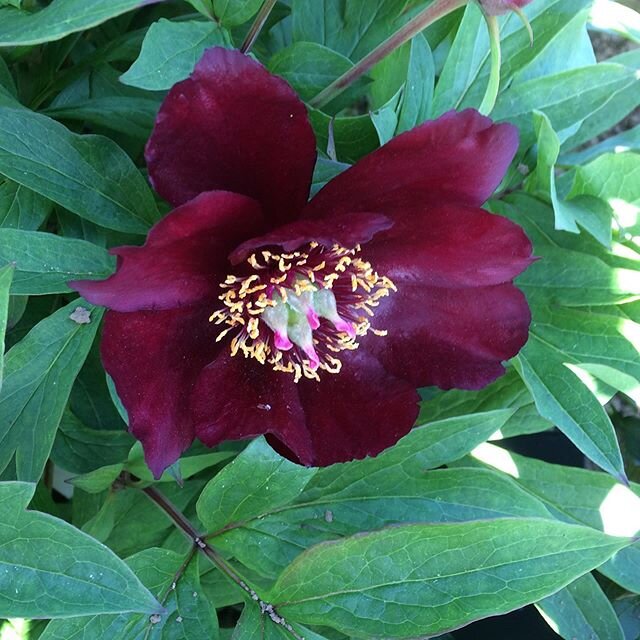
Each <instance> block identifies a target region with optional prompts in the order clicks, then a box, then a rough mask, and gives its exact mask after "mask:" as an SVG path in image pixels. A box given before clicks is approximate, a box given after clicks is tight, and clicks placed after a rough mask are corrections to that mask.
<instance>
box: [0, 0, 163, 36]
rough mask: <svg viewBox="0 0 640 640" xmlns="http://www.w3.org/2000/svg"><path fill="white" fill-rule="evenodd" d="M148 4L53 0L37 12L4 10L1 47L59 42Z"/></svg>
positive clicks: (132, 0)
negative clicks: (72, 34) (71, 34)
mask: <svg viewBox="0 0 640 640" xmlns="http://www.w3.org/2000/svg"><path fill="white" fill-rule="evenodd" d="M154 1H156V2H157V1H159V0H151V2H154ZM145 4H149V0H53V2H52V3H51V4H50V5H49V6H47V7H45V8H44V9H42V10H41V11H38V12H36V13H27V12H26V11H19V10H17V9H13V8H11V7H7V8H5V9H0V47H15V46H22V45H29V44H39V43H41V42H50V41H52V40H59V39H60V38H64V37H65V36H68V35H69V34H70V33H75V32H76V31H84V30H85V29H90V28H91V27H95V26H96V25H98V24H100V23H102V22H105V21H106V20H109V19H111V18H115V17H116V16H119V15H121V14H123V13H125V12H127V11H131V10H132V9H137V8H138V7H141V6H143V5H145Z"/></svg>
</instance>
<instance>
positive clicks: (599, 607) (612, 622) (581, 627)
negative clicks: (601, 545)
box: [536, 574, 625, 640]
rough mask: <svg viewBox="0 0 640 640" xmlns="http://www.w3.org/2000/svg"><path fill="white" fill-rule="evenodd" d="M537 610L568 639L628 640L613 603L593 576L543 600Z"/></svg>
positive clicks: (558, 632) (581, 579)
mask: <svg viewBox="0 0 640 640" xmlns="http://www.w3.org/2000/svg"><path fill="white" fill-rule="evenodd" d="M536 607H537V608H538V609H539V610H540V611H541V612H542V614H543V617H544V618H545V620H547V622H548V623H549V625H550V626H551V628H552V629H553V630H554V631H555V632H556V633H557V634H558V635H559V636H562V637H563V638H565V640H574V638H597V639H598V640H625V638H624V634H623V632H622V628H621V627H620V623H619V622H618V618H617V617H616V613H615V611H614V610H613V607H612V606H611V603H610V602H609V600H607V596H605V595H604V593H603V591H602V589H601V588H600V587H599V586H598V583H597V582H596V580H595V578H594V577H593V576H592V575H591V574H587V575H584V576H582V577H581V578H578V579H577V580H576V581H575V582H572V583H571V584H570V585H568V586H566V587H565V588H564V589H561V590H560V591H558V593H555V594H554V595H552V596H548V597H546V598H544V599H543V600H540V602H538V603H537V604H536Z"/></svg>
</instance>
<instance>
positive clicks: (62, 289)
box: [0, 229, 115, 295]
mask: <svg viewBox="0 0 640 640" xmlns="http://www.w3.org/2000/svg"><path fill="white" fill-rule="evenodd" d="M7 263H10V264H14V265H15V269H16V273H15V277H14V280H13V285H12V287H11V293H12V294H14V295H16V294H18V295H42V294H50V293H69V292H70V291H71V289H70V288H69V287H68V286H67V282H68V281H69V280H82V279H85V278H86V279H89V280H96V279H100V278H106V277H107V276H109V275H111V273H112V272H113V269H114V267H115V260H114V259H113V257H112V256H110V255H109V254H108V253H107V251H106V249H103V248H102V247H98V246H96V245H95V244H91V243H90V242H86V241H84V240H75V239H71V238H62V237H60V236H57V235H54V234H52V233H44V232H41V231H23V230H21V229H0V265H4V264H7Z"/></svg>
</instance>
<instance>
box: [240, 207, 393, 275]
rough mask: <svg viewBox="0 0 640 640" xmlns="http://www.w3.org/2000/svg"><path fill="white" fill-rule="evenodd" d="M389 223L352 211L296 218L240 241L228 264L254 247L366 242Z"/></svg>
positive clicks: (377, 216) (350, 245)
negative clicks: (314, 217)
mask: <svg viewBox="0 0 640 640" xmlns="http://www.w3.org/2000/svg"><path fill="white" fill-rule="evenodd" d="M391 225H392V223H391V221H390V220H389V218H387V217H386V216H383V215H380V214H379V213H352V214H348V215H344V216H338V217H336V218H331V219H321V220H296V221H295V222H291V223H289V224H286V225H283V226H281V227H278V228H277V229H275V230H274V231H270V232H269V233H267V234H265V235H263V236H260V237H257V238H252V239H251V240H247V241H246V242H243V243H242V244H241V245H240V246H239V247H238V248H237V249H235V251H233V252H232V253H231V255H230V256H229V259H230V260H231V263H232V264H238V263H240V262H242V260H244V259H245V258H247V257H248V256H249V255H250V254H252V253H253V252H254V251H255V250H256V249H258V248H260V247H266V246H270V245H271V246H273V245H275V246H279V247H281V248H282V249H284V250H285V251H293V250H295V249H297V248H299V247H301V246H303V245H305V244H308V243H309V242H310V241H311V240H313V241H315V242H317V243H318V244H321V245H324V246H326V247H332V246H333V245H334V244H339V245H340V246H341V247H345V248H347V249H353V248H354V247H355V246H356V245H358V244H363V243H366V242H369V241H370V240H371V239H372V238H373V236H374V235H375V234H376V233H379V232H380V231H384V230H385V229H389V228H390V227H391Z"/></svg>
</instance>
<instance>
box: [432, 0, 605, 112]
mask: <svg viewBox="0 0 640 640" xmlns="http://www.w3.org/2000/svg"><path fill="white" fill-rule="evenodd" d="M589 4H590V3H589V2H588V1H587V0H540V1H538V2H536V3H535V4H532V5H531V6H528V7H527V8H526V9H525V12H526V14H527V18H528V19H529V21H530V24H531V27H532V29H533V32H534V34H535V38H534V42H533V46H529V36H528V34H527V31H526V29H525V27H524V25H523V24H522V21H521V20H520V19H519V18H518V16H517V15H516V14H515V13H513V12H508V13H507V14H506V15H504V16H502V17H501V18H500V41H501V49H502V65H501V68H500V86H501V89H502V91H505V90H506V89H507V88H508V87H510V86H511V85H516V84H517V81H516V80H517V79H519V77H521V76H523V75H525V77H527V76H528V79H531V78H532V77H537V76H545V75H550V74H551V73H554V72H556V73H557V72H560V71H565V70H566V69H569V68H571V67H575V66H584V64H589V63H591V62H593V60H592V59H590V60H588V62H586V63H585V62H583V61H582V60H581V59H580V58H578V59H576V56H575V51H576V49H577V48H579V47H577V46H576V40H577V35H578V33H580V32H582V33H584V34H585V36H586V29H585V24H586V20H587V11H586V9H587V8H588V7H589ZM565 40H568V41H569V42H570V47H567V51H568V55H558V53H559V46H560V44H561V43H562V42H563V41H565ZM562 53H564V52H562ZM489 58H490V56H489V39H488V33H487V27H486V24H485V22H484V19H483V17H482V14H481V12H480V10H479V9H478V7H477V6H476V5H473V4H470V5H468V7H467V9H466V11H465V14H464V17H463V19H462V22H461V23H460V26H459V28H458V29H457V31H456V36H455V39H454V41H453V44H452V46H451V50H450V51H449V52H448V54H447V58H446V61H445V64H444V68H443V70H442V73H441V74H440V77H439V80H438V84H437V86H436V90H435V96H434V114H435V115H440V114H441V113H443V112H444V111H447V110H448V109H452V108H455V109H462V108H466V107H475V108H478V107H479V106H480V103H481V101H482V98H483V95H484V92H485V90H486V87H487V82H488V78H489V72H490V60H489ZM537 108H540V107H539V105H538V106H537Z"/></svg>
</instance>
